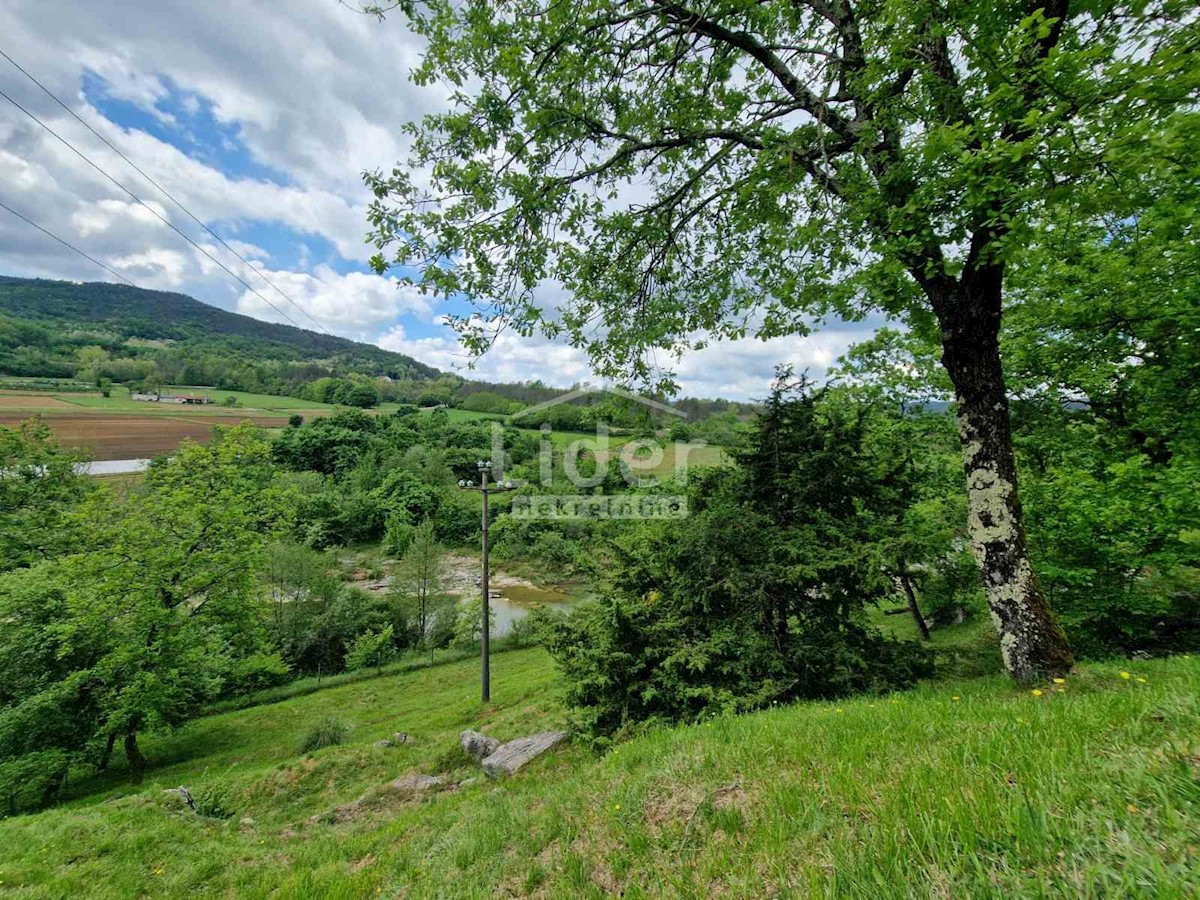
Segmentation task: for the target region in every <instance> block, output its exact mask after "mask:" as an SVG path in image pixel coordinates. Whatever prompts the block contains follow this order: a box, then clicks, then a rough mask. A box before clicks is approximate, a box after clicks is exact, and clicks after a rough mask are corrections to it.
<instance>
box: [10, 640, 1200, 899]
mask: <svg viewBox="0 0 1200 900" xmlns="http://www.w3.org/2000/svg"><path fill="white" fill-rule="evenodd" d="M476 675H477V662H476V661H474V660H467V661H461V662H454V663H450V664H446V665H439V666H436V667H434V668H429V669H424V670H419V671H416V672H410V673H405V674H401V675H393V676H384V677H379V678H371V679H366V680H359V681H355V682H353V683H350V684H344V685H341V686H335V687H327V688H325V689H322V690H319V691H316V692H314V693H310V694H308V695H305V696H299V697H295V698H292V699H288V700H285V701H283V702H277V703H272V704H269V705H262V706H256V707H252V708H249V709H244V710H239V711H236V712H230V713H225V714H221V715H213V716H209V717H206V718H203V719H200V720H197V721H196V722H194V723H192V724H191V725H189V726H187V727H185V728H184V729H182V730H180V731H178V732H176V733H174V734H171V735H164V736H160V737H158V738H156V739H154V740H152V741H147V746H146V750H147V753H148V755H149V756H150V758H151V761H152V765H153V768H152V769H151V771H150V773H149V776H148V779H147V782H146V783H145V784H144V785H143V786H142V787H141V788H134V787H131V786H129V785H127V784H125V783H124V782H123V781H122V779H123V772H122V770H121V768H120V767H119V766H115V767H114V769H113V771H111V772H110V773H109V774H108V775H107V776H104V777H102V778H95V779H91V780H87V781H83V782H80V783H78V784H76V785H74V786H73V788H72V790H73V792H74V794H75V797H74V799H73V800H71V801H70V802H69V803H67V804H65V805H63V806H60V807H58V808H55V809H51V810H48V811H45V812H41V813H37V814H33V815H26V816H21V817H16V818H12V819H8V820H5V821H3V822H0V842H2V843H3V845H4V846H5V848H6V854H5V859H4V860H3V862H2V863H0V887H2V888H3V889H4V891H5V893H6V895H9V896H14V897H30V898H33V897H63V896H71V897H128V896H142V897H170V896H180V895H183V894H201V895H215V896H237V897H267V896H275V897H279V896H286V897H296V898H308V897H345V898H352V897H353V898H358V897H371V896H388V897H399V896H404V897H444V896H456V897H492V896H543V897H562V896H572V897H575V896H579V897H588V896H596V897H599V896H604V895H608V894H614V893H619V892H623V895H624V896H629V897H646V896H679V897H698V896H722V895H735V896H814V897H815V896H830V895H834V894H836V895H837V896H846V897H911V896H942V897H959V896H1012V895H1014V894H1018V895H1021V896H1062V897H1079V896H1113V897H1115V896H1121V897H1135V896H1144V897H1182V896H1187V895H1188V892H1189V891H1191V890H1193V889H1194V886H1195V884H1196V883H1197V878H1198V877H1200V856H1198V854H1197V848H1196V835H1197V824H1198V820H1197V816H1198V814H1200V780H1198V775H1200V743H1198V741H1197V735H1198V734H1200V660H1197V659H1196V658H1195V657H1188V656H1179V657H1175V658H1170V659H1160V660H1155V661H1145V662H1132V663H1120V664H1118V663H1112V664H1093V665H1088V666H1085V667H1082V668H1081V669H1080V670H1079V671H1078V672H1077V673H1076V674H1074V675H1072V676H1071V677H1070V678H1068V679H1067V680H1066V682H1065V683H1064V684H1062V685H1056V684H1051V683H1047V684H1044V685H1040V686H1038V687H1037V688H1035V689H1033V690H1032V691H1031V690H1030V689H1028V688H1019V687H1016V686H1014V685H1013V683H1012V682H1011V681H1010V680H1008V679H1007V678H1002V677H991V678H977V679H969V680H958V681H943V682H931V683H927V684H925V685H923V686H921V687H919V688H917V689H916V690H913V691H909V692H904V693H898V694H893V695H889V696H876V697H860V698H856V699H850V700H846V701H842V702H830V703H798V704H794V705H788V706H780V707H778V708H773V709H770V710H767V711H763V712H760V713H756V714H752V715H744V716H730V717H719V718H715V719H712V720H709V721H705V722H701V723H698V724H696V725H692V726H684V727H675V728H648V729H645V730H644V731H643V733H641V734H640V735H638V736H636V737H633V738H632V739H630V740H628V741H626V742H624V743H620V744H618V745H616V746H615V747H614V748H613V749H611V750H610V751H608V752H606V753H598V752H595V751H593V750H592V749H590V748H588V747H586V746H582V745H579V744H576V745H573V746H569V747H568V748H566V749H565V750H562V751H560V752H557V753H554V754H552V755H550V756H547V757H544V758H543V759H541V760H538V761H536V762H535V763H533V764H531V765H530V766H529V767H527V768H526V769H525V770H524V771H522V772H521V773H519V774H518V775H517V776H515V777H513V778H511V779H507V780H504V781H500V782H492V781H489V780H487V779H484V778H481V777H480V776H479V774H478V772H477V770H476V769H475V768H474V767H473V765H471V764H470V763H469V762H468V761H467V760H466V759H465V758H464V757H463V755H462V754H461V752H460V751H459V750H458V749H457V735H458V732H459V731H460V730H462V729H464V728H475V729H479V730H482V731H484V732H486V733H489V734H493V735H495V736H496V737H499V738H502V739H506V738H513V737H517V736H519V735H522V734H526V733H530V732H533V731H537V730H542V729H546V728H554V727H559V726H561V725H562V724H563V723H564V722H565V721H566V714H565V712H564V710H563V708H562V706H561V705H560V703H559V701H558V699H557V694H556V688H557V686H558V680H557V676H556V673H555V671H554V668H553V666H552V664H551V663H550V660H549V658H548V656H547V655H546V654H545V653H544V652H543V651H541V650H540V649H526V650H518V651H511V652H506V653H501V654H498V655H497V656H496V658H495V660H494V663H493V677H494V679H495V683H494V690H493V697H494V702H493V703H492V704H491V705H489V706H487V707H482V706H480V704H479V701H478V697H477V687H478V685H477V681H476ZM1126 676H1128V677H1126ZM327 715H334V716H337V717H339V718H340V719H342V720H343V721H345V722H346V723H347V724H348V725H350V726H351V730H350V732H349V738H348V740H347V742H346V743H345V744H344V745H342V746H336V747H330V748H327V749H324V750H319V751H316V752H314V753H311V754H301V753H300V752H298V750H297V743H298V741H299V740H300V739H301V737H302V736H303V734H304V733H305V731H306V730H307V729H309V728H310V727H311V726H312V725H313V724H314V723H315V722H317V721H318V720H320V719H321V718H322V717H324V716H327ZM399 730H403V731H407V732H408V733H409V734H410V735H411V738H410V741H409V742H408V743H407V744H405V745H403V746H401V747H398V748H384V747H377V746H375V745H374V742H375V741H376V740H378V739H380V738H383V737H387V736H389V735H391V734H392V733H393V732H395V731H399ZM413 772H421V773H430V774H443V775H445V776H446V777H447V779H448V786H447V787H445V788H444V789H442V790H439V791H435V792H432V793H430V794H428V795H425V796H420V797H412V796H409V797H404V796H400V795H398V794H395V793H393V792H391V791H389V790H387V789H386V787H385V785H386V783H387V782H388V781H389V780H391V779H394V778H396V777H398V776H401V775H404V774H407V773H413ZM179 785H185V786H187V787H188V788H189V789H191V790H192V791H193V793H195V794H196V795H197V796H203V797H205V798H208V801H209V802H210V803H211V804H213V805H214V806H216V807H219V811H220V813H221V816H222V817H205V816H199V815H195V814H193V813H191V812H189V811H187V810H186V809H184V808H183V807H182V804H181V803H180V801H179V800H178V798H177V796H176V795H175V794H172V793H166V791H167V789H169V788H174V787H177V786H179ZM455 785H457V786H455ZM355 801H361V802H359V803H358V804H357V805H354V806H348V804H353V803H354V802H355Z"/></svg>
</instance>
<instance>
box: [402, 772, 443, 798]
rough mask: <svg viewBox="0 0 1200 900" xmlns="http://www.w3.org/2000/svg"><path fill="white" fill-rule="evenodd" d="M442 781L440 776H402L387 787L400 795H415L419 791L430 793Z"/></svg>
mask: <svg viewBox="0 0 1200 900" xmlns="http://www.w3.org/2000/svg"><path fill="white" fill-rule="evenodd" d="M444 781H445V779H444V778H443V777H442V776H441V775H403V776H401V777H400V778H397V779H396V780H395V781H393V782H392V783H391V784H389V785H388V787H390V788H391V789H392V790H393V791H397V792H398V793H401V794H417V793H420V792H421V791H431V790H433V789H434V788H435V787H438V786H440V785H441V784H442V783H443V782H444Z"/></svg>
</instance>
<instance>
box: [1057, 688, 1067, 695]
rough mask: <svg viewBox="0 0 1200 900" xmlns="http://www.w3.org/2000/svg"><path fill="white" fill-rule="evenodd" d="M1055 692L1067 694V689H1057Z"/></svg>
mask: <svg viewBox="0 0 1200 900" xmlns="http://www.w3.org/2000/svg"><path fill="white" fill-rule="evenodd" d="M1055 690H1056V691H1058V692H1059V693H1060V694H1065V693H1066V692H1067V689H1066V688H1055Z"/></svg>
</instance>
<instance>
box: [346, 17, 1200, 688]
mask: <svg viewBox="0 0 1200 900" xmlns="http://www.w3.org/2000/svg"><path fill="white" fill-rule="evenodd" d="M396 5H397V6H398V7H399V8H400V9H401V11H402V12H403V13H404V15H405V17H406V19H407V21H408V23H409V25H410V27H411V28H412V29H414V30H415V31H416V32H417V33H418V34H420V35H421V36H422V37H423V38H424V39H425V40H426V42H427V49H426V52H425V55H424V58H423V61H422V63H421V65H420V66H418V68H417V69H416V71H415V78H416V80H417V81H418V82H419V83H423V84H428V83H433V82H443V83H447V84H448V85H449V86H451V88H452V93H451V105H450V109H449V110H448V111H447V112H444V113H438V114H434V115H430V116H427V117H426V118H425V119H424V120H423V121H422V122H421V123H419V124H414V125H412V126H410V130H411V133H412V137H413V145H412V146H413V151H412V154H411V158H410V159H409V161H408V165H407V166H404V167H398V168H396V169H394V170H393V171H392V172H391V173H387V174H385V173H373V174H368V176H367V181H368V184H369V185H370V187H371V188H372V189H373V190H374V191H375V194H376V198H377V199H376V202H375V203H374V205H373V207H372V210H371V221H372V225H373V229H374V240H375V242H376V244H377V246H378V248H379V250H380V252H379V254H378V255H377V256H376V258H375V265H376V268H377V269H379V270H380V271H383V270H386V269H388V268H390V267H393V266H397V267H401V271H402V272H409V273H411V272H414V271H415V275H414V276H413V277H414V280H416V281H417V282H419V283H421V284H422V285H424V286H425V287H427V288H430V289H433V290H435V291H438V292H441V293H444V294H447V295H461V296H465V297H468V298H470V299H471V300H472V301H473V303H474V304H475V306H476V314H475V315H472V316H467V317H463V318H462V319H460V320H458V323H457V324H458V325H459V327H460V329H461V331H462V333H463V335H464V338H465V340H466V343H467V344H468V345H469V346H470V347H472V348H473V349H475V350H483V349H485V348H486V346H487V344H488V342H489V340H490V339H491V338H492V336H494V335H495V334H496V333H497V331H498V329H499V328H500V327H504V326H508V327H514V328H516V329H517V330H518V331H519V332H522V333H530V332H532V331H534V330H535V329H539V328H541V329H543V330H545V331H547V332H549V333H551V334H562V333H565V334H566V335H568V336H569V337H570V338H571V340H572V341H573V342H574V343H575V344H576V345H578V346H582V347H586V348H587V349H588V351H589V352H590V355H591V359H592V361H593V364H594V366H595V368H596V369H597V370H598V371H599V372H600V373H602V374H608V375H614V376H624V377H626V378H634V379H638V380H657V381H659V382H660V383H666V384H668V385H669V383H670V380H671V379H670V376H669V374H664V373H662V372H661V371H659V370H657V364H656V363H655V362H654V360H656V359H657V357H656V355H655V353H654V351H655V350H659V349H665V350H675V351H678V350H680V349H681V348H684V347H687V346H693V347H694V346H698V345H701V344H703V343H705V342H707V341H711V340H713V339H715V338H722V337H725V338H736V337H742V336H745V335H746V334H749V333H753V334H755V335H758V336H760V337H764V338H765V337H770V336H774V335H782V334H790V333H797V332H802V331H803V330H804V329H805V328H806V327H808V323H810V322H811V321H812V320H813V317H814V316H820V315H826V314H830V313H835V314H839V315H842V316H848V317H857V316H863V315H866V314H868V313H869V312H880V311H882V312H884V313H886V314H888V315H891V316H894V317H899V318H901V319H903V320H904V321H906V322H907V323H909V324H910V325H912V326H915V327H918V328H924V329H928V330H930V331H935V332H936V333H937V334H938V336H939V339H940V343H941V346H942V362H943V363H944V365H945V368H946V370H947V372H948V373H949V376H950V378H951V381H952V382H953V384H954V389H955V394H956V398H957V401H958V402H957V410H958V419H959V429H960V435H961V442H962V450H963V462H964V467H965V470H966V477H967V489H968V494H969V503H968V506H969V516H970V523H969V524H970V533H971V537H972V544H973V549H974V551H975V554H976V556H977V558H978V561H979V564H980V568H981V570H982V574H983V580H984V585H985V588H986V591H987V596H988V602H989V606H990V608H991V611H992V614H993V617H994V619H995V622H996V625H997V628H998V630H999V633H1000V640H1001V648H1002V652H1003V655H1004V660H1005V663H1006V665H1007V667H1008V669H1009V671H1010V672H1011V673H1012V674H1013V675H1014V676H1016V677H1018V678H1021V679H1029V678H1034V677H1037V676H1039V675H1042V674H1045V673H1053V672H1059V671H1062V670H1065V669H1067V668H1069V667H1070V666H1071V663H1072V657H1071V653H1070V650H1069V648H1068V646H1067V643H1066V640H1065V638H1064V636H1063V633H1062V631H1061V629H1060V628H1059V627H1058V625H1057V624H1056V623H1055V621H1054V618H1053V616H1052V614H1051V612H1050V610H1049V608H1048V607H1047V604H1046V601H1045V598H1044V596H1043V593H1042V591H1041V588H1040V587H1039V585H1038V581H1037V578H1036V576H1035V574H1034V571H1033V569H1032V567H1031V565H1030V562H1029V557H1028V551H1027V546H1026V538H1025V532H1024V528H1023V525H1022V517H1021V505H1020V500H1019V498H1018V492H1017V477H1016V470H1015V465H1014V458H1013V451H1012V441H1011V436H1010V425H1009V417H1008V400H1007V395H1006V390H1005V383H1004V377H1003V373H1002V369H1001V361H1000V353H999V343H998V335H999V328H1000V317H1001V311H1002V308H1003V300H1004V285H1005V275H1006V268H1007V266H1008V265H1009V262H1010V259H1011V257H1012V256H1013V254H1014V253H1016V252H1018V251H1019V248H1020V247H1021V246H1022V244H1023V242H1024V241H1025V238H1026V236H1027V235H1028V233H1029V230H1030V228H1031V223H1032V222H1033V221H1035V218H1034V217H1035V216H1036V215H1037V212H1038V210H1039V208H1041V207H1042V206H1044V205H1045V204H1052V203H1055V202H1058V201H1059V200H1061V199H1062V198H1063V197H1064V196H1067V195H1069V194H1070V192H1071V191H1072V190H1073V189H1074V188H1075V187H1076V185H1078V184H1079V183H1081V182H1086V181H1088V180H1089V179H1095V178H1102V177H1105V163H1106V159H1107V158H1108V156H1109V154H1110V153H1113V152H1117V151H1118V149H1119V152H1138V147H1139V145H1138V144H1137V143H1136V142H1135V141H1133V140H1129V139H1128V138H1129V136H1130V135H1131V134H1137V135H1139V136H1141V135H1142V134H1144V128H1145V125H1146V123H1147V122H1152V121H1156V120H1160V119H1163V118H1165V117H1168V116H1169V115H1171V113H1172V111H1173V110H1175V109H1177V108H1179V107H1180V106H1181V105H1183V104H1186V103H1188V102H1190V100H1189V98H1190V97H1191V96H1193V89H1194V87H1195V84H1196V77H1195V69H1196V66H1195V63H1193V62H1191V61H1190V58H1189V55H1188V54H1189V49H1190V48H1191V47H1192V46H1193V45H1194V44H1195V31H1194V24H1195V23H1194V16H1192V14H1191V11H1190V6H1191V4H1190V3H1184V2H1172V0H1152V2H1140V0H1127V2H1122V0H1093V2H1077V3H1072V2H1069V0H1047V2H1044V3H1043V2H1041V0H981V2H975V3H966V2H961V0H760V2H753V0H581V2H570V3H565V2H561V0H512V2H505V3H492V2H480V0H467V2H461V0H426V2H415V0H402V2H400V3H398V4H396ZM373 11H375V12H377V13H380V14H382V13H383V12H385V10H382V9H378V8H376V9H374V10H373ZM404 267H412V268H404ZM559 285H560V286H561V287H562V288H563V289H565V293H566V295H567V297H568V298H569V299H568V300H567V301H566V303H565V305H563V306H561V307H560V308H559V309H558V310H557V311H553V310H551V309H550V308H548V306H547V303H546V301H545V297H544V295H543V294H542V292H541V289H543V288H545V287H546V286H559Z"/></svg>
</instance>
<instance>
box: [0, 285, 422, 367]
mask: <svg viewBox="0 0 1200 900" xmlns="http://www.w3.org/2000/svg"><path fill="white" fill-rule="evenodd" d="M4 318H9V319H16V320H23V321H24V322H25V323H28V326H27V327H26V328H24V329H23V330H24V331H27V332H28V333H27V334H26V335H25V338H26V339H25V340H24V341H22V344H23V345H24V346H23V348H21V347H4V346H3V344H4V343H6V342H4V341H3V340H2V338H3V334H2V333H0V357H2V358H0V368H3V369H7V370H10V371H11V372H12V374H30V375H33V374H48V372H47V369H48V368H50V369H53V368H55V366H53V365H48V364H51V363H52V362H53V358H54V357H55V356H56V355H58V353H60V352H62V351H66V350H68V348H66V347H61V348H58V347H56V346H55V344H56V341H55V339H54V338H55V337H58V336H62V337H65V336H66V335H67V334H68V333H69V332H72V331H84V332H95V333H96V334H95V335H94V337H97V338H99V339H100V340H99V341H96V340H90V342H91V343H101V344H105V343H108V342H110V341H111V342H115V343H123V342H127V341H130V340H131V339H132V340H134V341H137V340H143V341H161V342H164V343H165V344H167V345H169V346H172V347H173V348H174V349H177V350H179V351H185V352H189V353H209V354H219V355H226V354H234V355H237V356H241V357H243V358H246V359H251V360H257V361H267V360H270V361H274V362H277V363H321V364H324V365H326V366H328V367H329V368H330V369H332V370H342V371H357V372H361V373H363V374H373V375H389V376H391V377H392V378H397V379H426V378H436V377H438V376H439V375H440V374H441V373H440V372H439V371H438V370H437V369H434V368H433V367H431V366H427V365H425V364H424V363H421V362H418V361H417V360H415V359H413V358H412V357H409V356H405V355H404V354H401V353H393V352H391V351H388V350H384V349H382V348H380V347H376V346H373V345H371V344H362V343H359V342H357V341H351V340H348V339H346V338H341V337H334V336H333V335H328V334H322V333H320V332H315V331H306V330H304V329H301V328H295V327H293V326H291V325H280V324H276V323H273V322H263V321H260V320H258V319H253V318H251V317H249V316H243V315H238V314H237V313H231V312H226V311H225V310H223V309H218V308H217V307H215V306H209V305H208V304H207V303H201V302H200V301H199V300H195V299H193V298H192V297H188V296H186V295H184V294H175V293H169V292H167V291H151V290H143V289H141V288H134V287H128V286H125V285H117V284H106V283H103V282H91V283H86V284H77V283H74V282H70V281H48V280H43V279H25V278H9V277H5V276H0V332H3V331H4V330H6V329H5V328H4V324H5V323H4V322H3V319H4ZM8 324H9V325H10V326H12V325H15V323H11V322H10V323H8ZM37 326H41V328H40V329H39V328H38V327H37ZM43 329H44V330H45V331H49V332H53V334H51V335H46V340H41V339H39V334H38V332H39V331H41V330H43ZM89 337H92V336H89ZM31 345H32V346H31ZM39 345H40V346H39ZM18 354H19V355H18ZM35 357H36V358H35ZM29 368H32V369H38V370H40V371H13V370H14V369H16V370H20V369H29Z"/></svg>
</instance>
